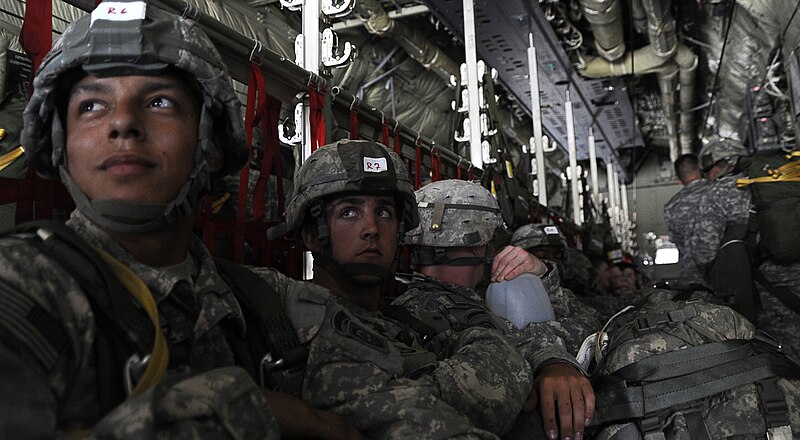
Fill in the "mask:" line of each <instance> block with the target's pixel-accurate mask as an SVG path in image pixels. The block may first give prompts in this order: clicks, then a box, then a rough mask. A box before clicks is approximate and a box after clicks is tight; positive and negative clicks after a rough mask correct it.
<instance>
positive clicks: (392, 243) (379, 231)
mask: <svg viewBox="0 0 800 440" xmlns="http://www.w3.org/2000/svg"><path fill="white" fill-rule="evenodd" d="M325 220H326V221H327V223H328V228H329V229H330V235H331V252H332V254H333V259H334V260H335V261H337V262H338V263H339V264H351V263H369V264H376V265H378V266H381V267H383V268H384V269H389V268H390V267H391V265H392V263H393V262H394V255H395V252H396V251H397V240H398V235H397V232H398V227H399V226H398V218H397V208H396V206H395V200H394V197H390V196H368V195H348V196H344V197H338V198H335V199H333V200H332V201H331V202H330V203H328V204H327V206H326V209H325Z"/></svg>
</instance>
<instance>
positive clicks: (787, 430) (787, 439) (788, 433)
mask: <svg viewBox="0 0 800 440" xmlns="http://www.w3.org/2000/svg"><path fill="white" fill-rule="evenodd" d="M767 440H792V427H791V426H789V425H784V426H778V427H775V428H769V429H767Z"/></svg>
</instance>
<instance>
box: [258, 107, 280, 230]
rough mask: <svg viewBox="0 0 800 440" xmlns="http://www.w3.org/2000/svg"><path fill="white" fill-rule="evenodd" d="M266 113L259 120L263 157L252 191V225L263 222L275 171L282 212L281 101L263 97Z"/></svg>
mask: <svg viewBox="0 0 800 440" xmlns="http://www.w3.org/2000/svg"><path fill="white" fill-rule="evenodd" d="M265 98H266V99H265V101H264V102H265V104H266V105H265V107H266V112H265V113H264V117H263V118H262V119H261V130H262V132H263V133H264V157H263V159H262V160H261V173H260V174H259V176H258V181H257V182H256V187H255V190H254V191H253V201H254V203H253V223H260V222H263V221H264V215H265V211H264V200H266V192H267V184H268V183H269V176H270V175H271V174H272V171H273V169H274V170H275V177H276V182H277V195H278V211H279V212H281V213H282V212H283V203H284V200H283V171H282V169H281V151H280V149H281V144H280V139H279V138H278V120H279V119H280V112H281V101H279V100H277V99H275V98H272V97H271V96H268V95H265Z"/></svg>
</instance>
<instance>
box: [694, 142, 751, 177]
mask: <svg viewBox="0 0 800 440" xmlns="http://www.w3.org/2000/svg"><path fill="white" fill-rule="evenodd" d="M747 155H748V152H747V148H745V147H744V145H742V144H741V143H740V142H739V141H736V140H734V139H728V138H723V137H719V136H713V137H712V138H711V139H709V142H708V143H707V144H705V145H704V146H703V148H702V149H701V150H700V154H699V155H698V157H697V158H698V161H699V162H700V169H701V170H703V171H708V170H709V169H711V167H713V166H714V165H715V164H716V163H717V162H719V161H721V160H726V161H728V162H729V163H731V164H732V165H736V162H737V160H738V159H739V157H741V156H747Z"/></svg>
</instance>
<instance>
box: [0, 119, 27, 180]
mask: <svg viewBox="0 0 800 440" xmlns="http://www.w3.org/2000/svg"><path fill="white" fill-rule="evenodd" d="M0 130H2V129H0ZM23 153H25V147H23V146H22V145H20V146H19V147H17V148H14V149H13V150H11V151H9V152H8V153H6V154H4V155H2V156H0V171H3V170H4V169H6V167H7V166H9V165H11V164H12V163H14V161H15V160H17V159H19V157H20V156H22V154H23Z"/></svg>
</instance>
